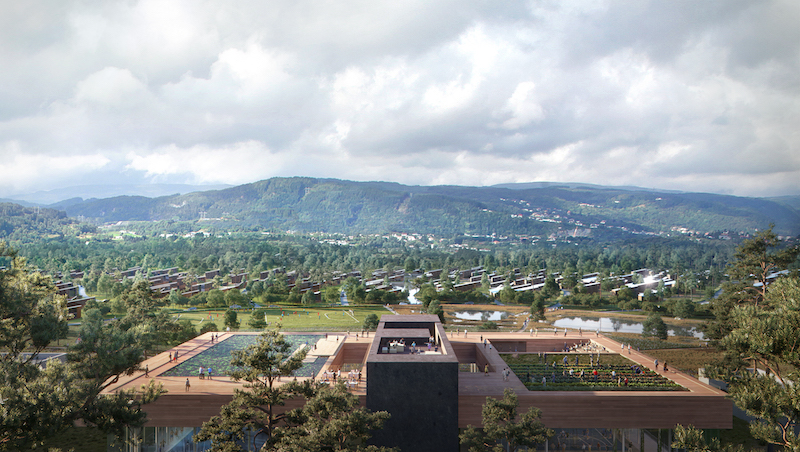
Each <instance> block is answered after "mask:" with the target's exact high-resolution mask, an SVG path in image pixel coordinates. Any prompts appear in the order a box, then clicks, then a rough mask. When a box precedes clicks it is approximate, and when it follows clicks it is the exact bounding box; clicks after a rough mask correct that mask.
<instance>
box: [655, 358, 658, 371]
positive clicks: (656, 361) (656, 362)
mask: <svg viewBox="0 0 800 452" xmlns="http://www.w3.org/2000/svg"><path fill="white" fill-rule="evenodd" d="M655 364H656V370H658V359H656V360H655Z"/></svg>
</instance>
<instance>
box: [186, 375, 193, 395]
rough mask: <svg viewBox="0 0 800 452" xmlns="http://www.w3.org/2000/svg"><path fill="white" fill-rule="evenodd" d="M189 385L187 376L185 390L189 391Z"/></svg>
mask: <svg viewBox="0 0 800 452" xmlns="http://www.w3.org/2000/svg"><path fill="white" fill-rule="evenodd" d="M191 386H192V385H190V384H189V379H188V378H187V379H186V392H189V388H190V387H191Z"/></svg>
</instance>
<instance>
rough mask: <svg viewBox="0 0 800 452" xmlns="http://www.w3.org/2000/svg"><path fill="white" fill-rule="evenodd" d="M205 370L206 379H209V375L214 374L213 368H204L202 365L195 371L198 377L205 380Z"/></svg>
mask: <svg viewBox="0 0 800 452" xmlns="http://www.w3.org/2000/svg"><path fill="white" fill-rule="evenodd" d="M206 372H208V379H209V380H211V377H212V376H213V375H214V370H213V369H212V368H211V367H209V368H208V369H207V370H206V368H205V367H203V366H200V370H198V372H197V373H198V376H199V377H200V379H201V380H205V378H206Z"/></svg>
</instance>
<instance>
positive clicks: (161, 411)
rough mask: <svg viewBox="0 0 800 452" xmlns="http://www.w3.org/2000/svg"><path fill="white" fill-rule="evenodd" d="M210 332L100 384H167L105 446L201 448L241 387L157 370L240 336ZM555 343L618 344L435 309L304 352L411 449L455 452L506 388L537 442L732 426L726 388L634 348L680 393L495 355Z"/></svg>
mask: <svg viewBox="0 0 800 452" xmlns="http://www.w3.org/2000/svg"><path fill="white" fill-rule="evenodd" d="M210 334H212V333H207V334H206V335H204V336H200V337H198V338H195V339H193V340H192V341H189V342H186V343H184V344H182V345H180V346H178V347H176V349H175V350H177V351H179V352H180V359H179V362H177V363H176V362H174V361H172V360H168V358H167V356H166V355H167V351H165V352H164V353H162V354H161V355H158V356H155V357H152V358H150V359H148V360H147V361H145V362H144V363H143V364H142V365H143V366H144V365H147V366H148V367H149V369H150V370H149V375H144V373H141V372H139V373H136V374H134V375H131V376H127V377H124V378H120V380H119V381H118V382H115V383H114V384H112V385H110V386H109V387H108V389H106V391H107V392H113V391H117V390H119V389H128V388H135V387H140V386H141V385H142V384H144V383H147V380H149V379H154V380H156V382H157V383H160V384H162V385H164V387H165V389H167V390H168V392H167V393H166V394H165V395H162V396H161V397H160V398H159V399H158V400H157V401H156V402H154V403H152V404H150V405H147V406H145V407H144V410H145V411H146V412H147V416H148V422H147V424H146V426H145V427H144V428H143V430H137V431H129V432H128V436H129V438H132V437H138V438H143V439H144V441H143V442H141V443H130V444H128V445H125V446H124V449H113V448H109V450H124V451H125V452H140V451H145V450H156V449H155V448H154V447H160V449H158V450H162V451H166V452H190V451H191V452H196V451H205V450H208V449H209V448H210V446H211V445H210V444H209V443H207V442H206V443H195V442H194V439H193V436H194V435H195V434H196V433H197V432H198V431H199V429H200V427H201V426H202V424H203V423H204V422H206V421H208V420H209V419H210V418H211V417H212V416H215V415H218V414H219V411H220V407H221V406H222V405H224V404H226V403H227V402H228V401H230V400H231V396H232V393H233V391H234V389H236V388H239V387H240V386H239V384H237V383H236V382H233V381H232V380H230V379H229V378H227V377H226V376H223V375H220V376H218V377H215V379H214V380H208V379H205V380H201V379H199V378H198V377H197V376H195V375H194V373H192V374H191V375H186V376H167V375H165V373H166V372H167V371H169V370H170V369H172V368H173V367H175V366H178V365H179V364H180V363H182V362H183V361H185V360H191V359H194V357H195V356H202V355H201V354H202V353H204V352H205V351H206V350H208V349H209V347H211V348H213V347H216V346H218V345H219V343H224V341H226V340H228V339H229V338H231V337H234V336H236V335H240V334H248V333H222V334H220V335H219V337H218V343H217V344H213V345H212V344H210V340H209V339H210ZM249 334H255V333H249ZM290 334H291V333H290ZM365 339H367V340H365ZM431 341H432V345H433V346H434V348H433V349H432V350H428V349H427V348H423V349H422V350H419V349H417V350H411V349H410V348H409V347H405V348H404V349H402V350H401V351H398V350H397V349H396V348H392V344H397V343H401V342H405V343H406V344H410V343H412V342H416V343H417V344H423V343H427V342H431ZM565 344H567V345H568V346H569V347H570V348H575V349H577V348H581V347H583V348H586V347H589V348H591V349H592V350H598V353H606V354H615V355H616V354H619V352H618V350H620V344H619V343H617V342H615V341H613V340H611V339H609V338H606V337H603V336H594V335H593V336H592V337H586V336H583V335H580V334H579V333H578V332H571V333H569V334H567V335H564V336H561V335H559V336H557V337H556V336H549V335H541V336H530V335H528V334H525V333H496V332H484V333H483V334H482V335H480V336H479V333H475V332H473V333H469V335H467V334H461V335H454V334H453V333H447V332H445V330H444V328H443V326H442V324H441V323H440V322H439V319H438V317H436V316H432V315H384V316H382V318H381V320H380V324H379V326H378V328H377V331H376V332H375V333H374V334H373V335H372V336H371V337H369V338H365V337H363V336H362V337H361V338H359V337H357V336H354V335H349V334H348V335H345V334H343V333H325V335H324V336H322V334H320V336H319V340H318V342H317V343H316V345H315V346H314V347H313V349H312V351H309V354H311V353H314V354H315V356H314V357H313V359H314V360H317V359H318V360H320V361H322V362H324V364H323V365H322V366H321V368H320V369H319V370H318V371H317V373H316V374H315V377H305V378H317V379H318V380H320V379H321V378H320V376H321V375H322V374H323V373H324V372H331V371H332V372H336V371H339V370H341V371H342V373H344V372H345V371H346V370H354V369H357V370H359V371H361V372H362V374H363V375H364V377H365V381H366V384H365V385H363V384H360V385H358V386H357V387H353V388H352V389H350V390H351V391H352V392H353V393H354V394H356V395H357V396H358V397H359V400H360V403H361V405H362V406H365V407H367V408H369V409H370V410H373V411H378V410H385V411H388V412H389V413H390V414H391V419H389V421H388V422H387V423H386V425H385V426H384V428H383V429H381V430H378V431H375V432H373V438H372V440H371V442H372V443H373V444H376V445H382V446H392V447H399V448H400V450H401V451H409V452H427V451H431V452H457V451H459V450H460V445H459V433H460V432H462V431H463V430H464V429H466V428H467V427H468V426H474V427H481V426H482V422H483V421H482V407H483V404H484V403H486V399H487V397H493V398H498V399H499V398H502V397H503V394H504V391H505V390H511V391H512V392H513V393H514V394H516V396H517V398H518V402H519V412H520V413H524V412H526V411H527V410H528V409H529V408H531V407H537V408H539V409H540V410H541V412H542V417H541V420H542V422H543V423H544V424H545V426H547V427H548V428H551V429H553V430H554V431H555V435H554V436H553V437H551V438H550V439H549V440H548V441H546V442H545V443H544V444H541V445H539V447H538V448H537V450H543V451H549V450H556V451H575V452H582V451H585V450H587V448H588V449H589V450H594V451H621V452H660V451H662V450H670V449H671V448H670V446H669V445H670V444H671V442H672V429H674V428H675V426H676V425H678V424H680V425H690V424H691V425H694V426H696V427H698V428H702V429H706V430H707V432H708V433H711V434H713V430H714V429H730V428H732V413H733V409H732V403H731V401H730V400H728V399H726V397H725V395H726V394H725V393H724V392H722V391H720V390H718V389H716V388H713V387H711V386H708V385H706V384H704V383H702V382H700V381H698V380H697V379H695V378H693V377H691V376H689V375H687V374H684V373H682V372H680V371H675V370H674V369H673V370H671V371H664V370H663V369H655V368H654V364H653V363H654V361H653V358H652V357H649V356H647V355H645V354H643V353H639V352H635V353H631V354H627V353H626V354H624V355H623V356H624V357H625V358H627V359H629V360H631V361H633V362H634V363H635V364H636V365H638V366H641V367H642V368H644V367H647V368H649V369H652V370H653V371H655V372H657V373H659V374H660V375H661V376H663V377H664V378H666V379H669V380H671V381H672V382H674V383H676V384H677V385H679V386H680V390H677V391H645V390H638V389H637V390H619V389H617V388H615V389H614V390H595V391H575V390H570V389H569V388H561V389H559V388H551V389H547V390H545V388H543V387H542V388H538V389H528V388H527V387H526V386H525V385H524V383H523V382H522V381H521V379H520V378H519V377H520V376H517V375H515V374H514V372H513V371H511V370H507V369H508V367H507V365H506V363H505V361H504V359H503V357H504V356H506V355H509V354H515V355H517V356H520V355H526V354H528V355H530V354H533V355H541V354H542V353H553V352H555V351H557V350H563V349H564V348H565ZM574 346H577V347H574ZM173 351H174V350H170V352H173ZM575 353H581V352H575ZM192 369H194V368H192ZM476 369H477V371H476ZM522 378H523V379H524V375H523V376H522ZM187 379H189V380H190V381H191V390H189V391H186V390H184V381H185V380H187ZM287 380H288V379H287ZM302 403H304V401H303V400H302V399H293V400H289V401H287V403H286V405H285V406H283V407H279V408H278V409H279V410H289V409H292V408H296V407H298V406H301V405H302ZM709 430H712V432H709ZM248 435H249V436H248V438H247V443H246V444H242V446H243V447H244V448H246V450H258V447H260V444H261V443H263V440H264V438H263V437H261V438H259V437H258V436H257V435H252V434H248ZM253 448H255V449H253Z"/></svg>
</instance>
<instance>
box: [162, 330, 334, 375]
mask: <svg viewBox="0 0 800 452" xmlns="http://www.w3.org/2000/svg"><path fill="white" fill-rule="evenodd" d="M322 336H323V335H322V334H284V335H283V338H284V340H285V341H286V342H287V343H289V344H291V346H292V349H291V353H294V352H295V351H296V350H297V349H298V348H300V346H301V345H308V346H309V347H312V348H313V346H314V344H315V343H316V342H317V341H318V340H319V339H320V338H321V337H322ZM260 337H261V336H260V335H257V334H236V335H232V336H230V337H228V338H227V339H224V340H222V341H220V342H218V343H216V344H214V345H213V346H212V347H210V348H208V349H206V350H204V351H202V352H200V353H198V354H197V355H195V356H192V357H191V358H189V359H187V360H186V361H184V362H182V363H180V364H178V365H177V366H175V367H173V368H172V369H169V370H167V371H166V372H164V373H162V374H161V375H162V376H165V377H196V376H197V375H198V370H199V368H200V367H201V366H202V367H204V368H208V367H211V368H212V369H213V371H214V375H230V372H231V370H233V367H232V366H231V352H233V351H234V350H243V349H245V348H247V347H248V346H250V345H254V344H255V343H256V342H257V341H258V339H259V338H260ZM327 359H328V357H327V356H319V357H317V358H316V359H314V360H313V361H309V362H305V363H303V367H301V368H300V369H297V370H296V371H295V372H294V376H296V377H313V376H316V374H317V373H318V372H319V371H320V370H321V369H322V367H323V366H324V365H325V361H327Z"/></svg>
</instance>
